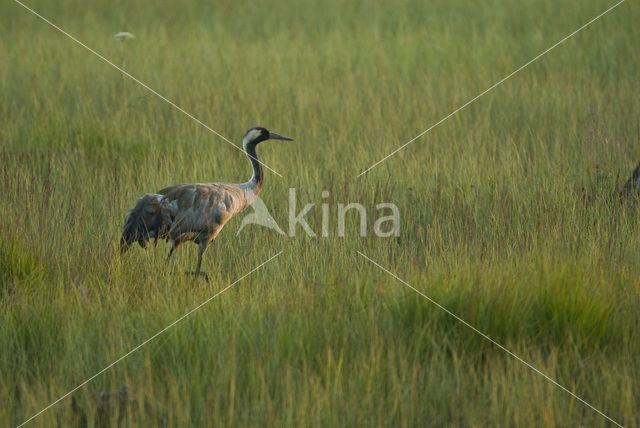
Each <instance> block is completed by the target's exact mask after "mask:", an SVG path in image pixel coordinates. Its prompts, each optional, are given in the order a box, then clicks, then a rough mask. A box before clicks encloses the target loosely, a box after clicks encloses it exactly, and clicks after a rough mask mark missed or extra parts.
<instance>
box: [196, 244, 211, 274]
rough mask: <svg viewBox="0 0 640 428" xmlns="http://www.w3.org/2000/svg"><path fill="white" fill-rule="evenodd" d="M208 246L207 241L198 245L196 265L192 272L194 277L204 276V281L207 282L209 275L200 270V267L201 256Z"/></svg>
mask: <svg viewBox="0 0 640 428" xmlns="http://www.w3.org/2000/svg"><path fill="white" fill-rule="evenodd" d="M208 246H209V242H207V241H204V242H200V243H199V244H198V264H197V265H196V271H195V272H194V274H195V275H202V276H204V279H206V280H207V281H209V274H208V273H207V272H206V271H203V270H200V267H201V266H202V255H203V254H204V252H205V250H206V249H207V247H208Z"/></svg>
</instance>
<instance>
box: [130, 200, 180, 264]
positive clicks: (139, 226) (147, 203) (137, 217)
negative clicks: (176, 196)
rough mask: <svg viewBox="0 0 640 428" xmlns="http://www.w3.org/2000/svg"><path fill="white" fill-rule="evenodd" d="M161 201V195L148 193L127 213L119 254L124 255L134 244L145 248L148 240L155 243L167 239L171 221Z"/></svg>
mask: <svg viewBox="0 0 640 428" xmlns="http://www.w3.org/2000/svg"><path fill="white" fill-rule="evenodd" d="M161 200H162V195H158V194H155V193H148V194H146V195H144V196H143V197H141V198H139V199H138V201H137V202H136V205H135V206H134V207H133V208H131V209H130V210H129V212H127V216H126V217H125V221H124V228H123V229H122V237H121V238H120V254H124V253H125V252H126V251H127V250H128V249H129V246H130V245H131V244H133V243H134V242H138V244H139V245H140V246H141V247H142V248H146V247H147V243H148V241H149V240H150V239H154V240H155V243H157V242H158V238H160V239H166V238H167V235H168V231H169V226H170V224H171V221H172V220H171V214H170V212H169V211H168V210H167V209H166V208H165V207H164V206H163V204H162V203H161Z"/></svg>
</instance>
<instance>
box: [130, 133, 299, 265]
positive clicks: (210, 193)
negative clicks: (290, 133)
mask: <svg viewBox="0 0 640 428" xmlns="http://www.w3.org/2000/svg"><path fill="white" fill-rule="evenodd" d="M268 139H279V140H291V138H288V137H283V136H281V135H278V134H274V133H272V132H269V131H267V130H266V129H264V128H252V129H250V130H249V131H247V133H246V134H245V136H244V138H243V141H242V142H243V146H244V149H245V152H246V154H247V156H248V157H249V160H250V161H251V164H252V166H253V176H252V177H251V179H250V180H249V181H247V182H246V183H242V184H230V183H192V184H178V185H175V186H169V187H165V188H164V189H161V190H159V191H158V192H157V193H148V194H146V195H144V196H143V197H141V198H139V199H138V201H137V202H136V205H135V206H134V207H133V208H131V209H130V210H129V212H128V213H127V216H126V219H125V226H124V229H123V231H122V239H121V240H120V249H121V252H123V253H124V252H125V251H126V250H127V248H128V247H129V245H131V244H132V243H133V242H136V241H137V242H138V244H140V246H142V247H143V248H144V247H146V245H147V242H148V241H149V240H150V239H155V241H156V242H157V240H158V239H166V240H169V241H171V249H170V250H169V256H168V257H171V255H172V254H173V252H174V251H175V250H176V249H177V248H178V247H179V246H180V244H182V243H183V242H186V241H193V242H195V243H196V244H198V264H197V267H196V270H195V273H196V274H200V273H201V271H200V266H201V263H202V254H203V253H204V252H205V250H206V249H207V247H208V246H209V245H210V244H211V242H212V241H213V240H214V239H215V238H216V236H218V233H220V230H222V228H223V227H224V225H225V224H226V223H227V222H228V221H229V220H231V219H232V218H233V217H234V216H236V215H237V214H239V213H241V212H242V211H243V210H244V209H245V208H247V207H248V206H249V205H251V203H252V202H253V200H254V199H255V197H256V196H257V195H258V193H259V192H260V189H261V188H262V184H263V182H264V175H263V171H262V167H261V166H260V163H259V161H258V158H257V156H256V151H255V147H256V145H257V144H259V143H260V142H262V141H266V140H268Z"/></svg>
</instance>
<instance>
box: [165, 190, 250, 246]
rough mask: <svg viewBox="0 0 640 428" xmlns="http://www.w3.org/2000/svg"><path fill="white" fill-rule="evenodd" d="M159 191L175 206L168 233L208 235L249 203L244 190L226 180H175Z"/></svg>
mask: <svg viewBox="0 0 640 428" xmlns="http://www.w3.org/2000/svg"><path fill="white" fill-rule="evenodd" d="M158 194H160V195H163V199H162V200H163V201H164V203H165V204H171V205H172V206H173V207H175V216H174V221H173V223H172V225H171V231H170V235H171V237H177V236H179V235H185V236H196V235H198V234H206V235H210V234H212V233H213V232H214V231H216V230H219V229H220V228H221V227H222V226H224V224H225V223H226V222H227V221H229V220H230V219H231V218H232V217H233V216H235V215H236V214H238V213H240V212H241V211H243V210H244V209H245V208H246V207H247V205H248V204H247V197H246V195H245V190H244V189H242V188H240V187H238V186H236V185H233V184H226V183H194V184H178V185H176V186H170V187H165V188H164V189H161V190H159V191H158Z"/></svg>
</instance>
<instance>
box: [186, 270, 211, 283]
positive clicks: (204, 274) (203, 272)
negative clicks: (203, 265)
mask: <svg viewBox="0 0 640 428" xmlns="http://www.w3.org/2000/svg"><path fill="white" fill-rule="evenodd" d="M185 274H186V275H193V276H201V277H203V278H204V280H205V281H207V282H209V273H208V272H207V271H206V270H201V271H193V270H191V271H187V272H185Z"/></svg>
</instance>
